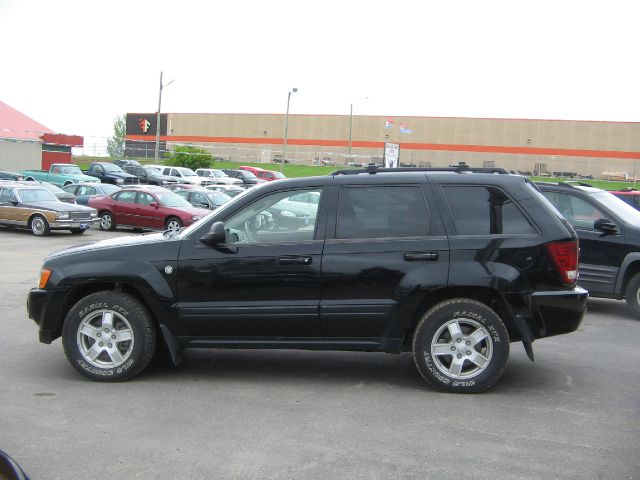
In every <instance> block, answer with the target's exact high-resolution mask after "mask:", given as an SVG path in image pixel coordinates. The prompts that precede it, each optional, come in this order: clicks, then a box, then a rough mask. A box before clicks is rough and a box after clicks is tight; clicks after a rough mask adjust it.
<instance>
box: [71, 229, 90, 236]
mask: <svg viewBox="0 0 640 480" xmlns="http://www.w3.org/2000/svg"><path fill="white" fill-rule="evenodd" d="M86 231H87V229H86V228H72V229H71V233H73V234H74V235H82V234H83V233H84V232H86Z"/></svg>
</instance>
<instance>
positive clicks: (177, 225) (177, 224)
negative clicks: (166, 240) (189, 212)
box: [164, 217, 182, 230]
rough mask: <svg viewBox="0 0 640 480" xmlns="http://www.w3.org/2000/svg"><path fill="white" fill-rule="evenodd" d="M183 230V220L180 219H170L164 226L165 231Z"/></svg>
mask: <svg viewBox="0 0 640 480" xmlns="http://www.w3.org/2000/svg"><path fill="white" fill-rule="evenodd" d="M181 228H182V220H180V219H179V218H178V217H169V218H168V219H167V221H166V222H165V224H164V229H165V230H180V229H181Z"/></svg>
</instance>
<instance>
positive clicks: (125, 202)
mask: <svg viewBox="0 0 640 480" xmlns="http://www.w3.org/2000/svg"><path fill="white" fill-rule="evenodd" d="M89 206H91V207H93V208H95V209H96V210H98V216H99V217H100V229H101V230H114V229H115V228H116V226H118V225H126V226H129V227H137V228H149V229H155V230H177V229H180V228H182V227H186V226H189V225H191V224H192V223H193V222H196V221H198V220H200V219H201V218H202V217H204V216H205V215H208V214H209V210H205V209H203V208H195V207H193V206H191V204H190V203H189V202H187V201H186V200H185V199H184V198H182V197H180V196H179V195H176V194H175V193H173V192H170V191H169V190H167V189H165V188H162V187H151V186H144V187H131V188H123V189H122V190H119V191H117V192H116V193H113V194H111V195H108V196H105V197H92V198H90V199H89Z"/></svg>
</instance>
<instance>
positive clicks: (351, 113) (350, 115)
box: [349, 97, 369, 158]
mask: <svg viewBox="0 0 640 480" xmlns="http://www.w3.org/2000/svg"><path fill="white" fill-rule="evenodd" d="M362 100H369V97H362V98H361V99H359V100H357V101H355V102H353V103H351V105H350V106H351V108H350V110H349V158H351V135H352V133H353V105H354V104H357V103H359V102H361V101H362Z"/></svg>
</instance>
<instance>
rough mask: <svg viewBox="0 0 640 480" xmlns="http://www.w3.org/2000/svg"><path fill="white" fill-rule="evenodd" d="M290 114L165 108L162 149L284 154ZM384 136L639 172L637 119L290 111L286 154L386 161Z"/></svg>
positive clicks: (580, 170) (143, 123)
mask: <svg viewBox="0 0 640 480" xmlns="http://www.w3.org/2000/svg"><path fill="white" fill-rule="evenodd" d="M155 124H156V114H155V113H129V114H127V135H126V152H127V155H132V156H142V157H145V156H146V157H153V156H154V151H155V134H156V130H155ZM284 124H285V115H283V114H223V113H168V114H163V115H162V120H161V132H160V133H161V135H160V140H161V142H162V145H161V150H162V151H166V150H171V148H173V146H175V145H179V144H193V145H198V146H202V147H204V148H206V149H208V150H209V151H211V152H212V153H213V154H214V155H215V156H218V157H222V158H224V159H226V160H234V161H239V162H264V163H270V162H274V161H276V162H277V161H281V160H282V155H283V151H284V150H285V148H284V147H285V145H284ZM386 142H390V143H395V144H398V145H399V146H400V162H401V163H402V164H411V165H418V166H446V165H449V164H452V163H458V162H466V163H467V164H468V165H470V166H496V167H504V168H507V169H508V170H512V171H519V172H524V173H530V174H540V175H554V173H556V174H557V173H561V174H564V175H565V176H576V177H577V176H582V177H588V176H592V177H594V178H609V177H612V176H614V175H615V176H627V177H628V178H633V177H636V176H640V122H606V121H573V120H526V119H494V118H444V117H403V116H370V115H353V116H351V115H300V114H290V115H288V131H287V143H286V158H287V161H291V162H295V163H301V164H335V165H344V164H349V163H370V162H373V163H380V162H381V160H382V157H383V152H384V145H385V143H386Z"/></svg>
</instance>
